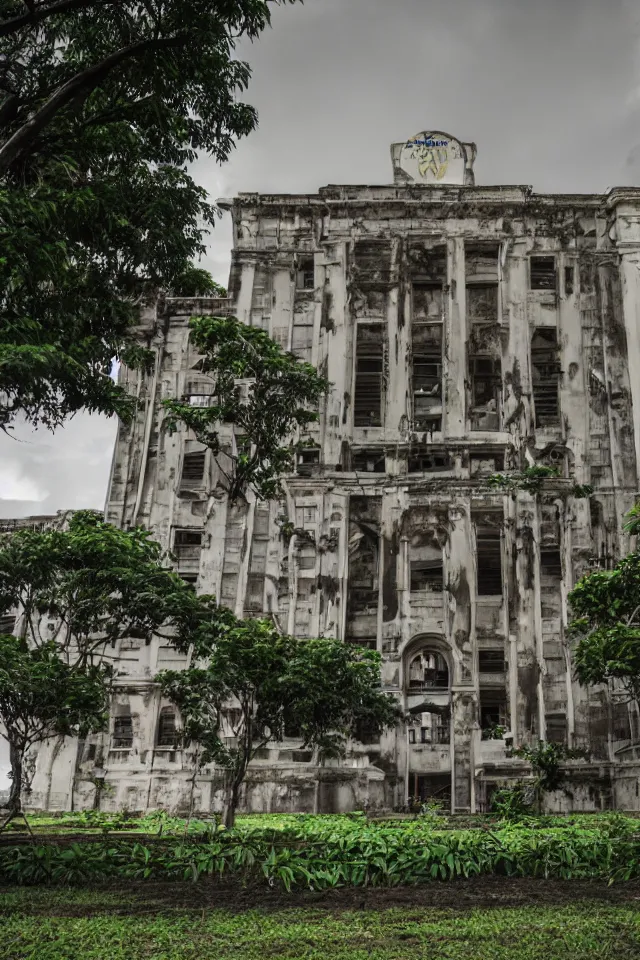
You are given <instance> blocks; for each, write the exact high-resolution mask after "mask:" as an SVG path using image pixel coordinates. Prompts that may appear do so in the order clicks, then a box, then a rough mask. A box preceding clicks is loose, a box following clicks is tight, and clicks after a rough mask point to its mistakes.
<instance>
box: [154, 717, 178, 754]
mask: <svg viewBox="0 0 640 960" xmlns="http://www.w3.org/2000/svg"><path fill="white" fill-rule="evenodd" d="M177 740H178V733H177V730H176V711H175V710H174V709H173V707H163V708H162V710H161V711H160V717H159V718H158V746H159V747H175V745H176V743H177Z"/></svg>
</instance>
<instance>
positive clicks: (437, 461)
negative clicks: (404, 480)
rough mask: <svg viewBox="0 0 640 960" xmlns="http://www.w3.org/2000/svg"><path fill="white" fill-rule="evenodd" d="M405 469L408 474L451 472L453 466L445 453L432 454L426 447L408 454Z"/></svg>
mask: <svg viewBox="0 0 640 960" xmlns="http://www.w3.org/2000/svg"><path fill="white" fill-rule="evenodd" d="M407 469H408V471H409V473H435V472H437V471H439V470H451V469H453V464H452V462H451V457H450V456H449V454H448V453H447V452H446V451H440V452H433V451H431V450H430V449H428V448H427V447H422V448H420V447H418V448H416V449H415V450H412V451H411V453H410V454H409V457H408V462H407Z"/></svg>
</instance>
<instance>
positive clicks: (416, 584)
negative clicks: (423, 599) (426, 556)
mask: <svg viewBox="0 0 640 960" xmlns="http://www.w3.org/2000/svg"><path fill="white" fill-rule="evenodd" d="M442 582H443V572H442V558H440V559H439V560H438V559H437V558H436V559H433V560H412V561H411V592H412V593H420V592H422V591H425V590H426V591H428V592H431V593H438V592H439V591H441V590H442Z"/></svg>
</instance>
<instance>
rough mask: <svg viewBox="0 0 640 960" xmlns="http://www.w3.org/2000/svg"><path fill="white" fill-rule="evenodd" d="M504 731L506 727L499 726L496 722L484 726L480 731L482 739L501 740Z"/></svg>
mask: <svg viewBox="0 0 640 960" xmlns="http://www.w3.org/2000/svg"><path fill="white" fill-rule="evenodd" d="M505 733H506V727H501V726H500V724H498V723H496V724H494V725H493V726H491V727H485V729H484V730H483V731H482V739H483V740H502V738H503V737H504V735H505Z"/></svg>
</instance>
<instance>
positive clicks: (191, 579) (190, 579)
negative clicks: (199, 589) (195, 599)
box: [180, 573, 198, 590]
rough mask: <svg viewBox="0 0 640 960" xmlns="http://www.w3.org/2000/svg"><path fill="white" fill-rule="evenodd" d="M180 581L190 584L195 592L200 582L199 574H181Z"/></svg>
mask: <svg viewBox="0 0 640 960" xmlns="http://www.w3.org/2000/svg"><path fill="white" fill-rule="evenodd" d="M180 579H181V580H184V582H185V583H188V584H189V586H190V587H193V589H194V590H195V588H196V584H197V582H198V574H197V573H181V574H180Z"/></svg>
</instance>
